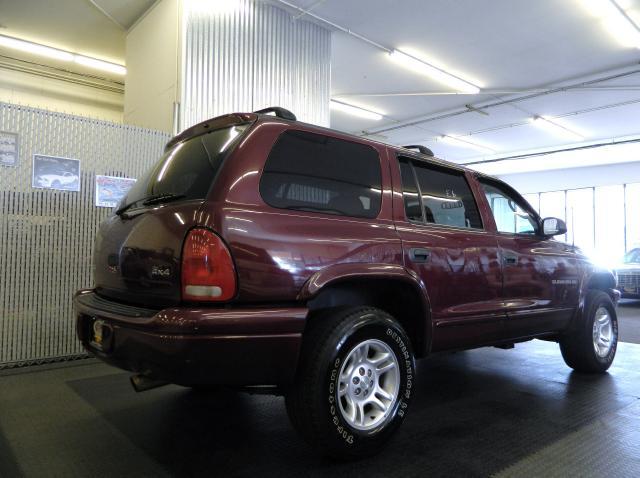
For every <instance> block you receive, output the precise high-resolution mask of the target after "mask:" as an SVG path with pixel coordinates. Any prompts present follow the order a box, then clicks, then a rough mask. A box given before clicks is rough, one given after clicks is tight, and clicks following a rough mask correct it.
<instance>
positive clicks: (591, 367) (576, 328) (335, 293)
mask: <svg viewBox="0 0 640 478" xmlns="http://www.w3.org/2000/svg"><path fill="white" fill-rule="evenodd" d="M267 113H275V116H273V115H271V114H267ZM565 232H566V227H565V225H564V223H563V222H562V221H561V220H559V219H555V218H546V219H541V218H540V217H539V216H538V214H537V213H536V212H535V211H534V210H533V209H532V208H531V206H530V205H529V204H527V202H526V201H525V200H524V199H523V198H522V196H520V194H518V193H517V192H516V191H515V190H514V189H512V188H511V187H509V186H508V185H507V184H505V183H503V182H501V181H499V180H497V179H495V178H492V177H489V176H485V175H482V174H480V173H477V172H474V171H471V170H468V169H465V168H463V167H460V166H458V165H455V164H452V163H447V162H444V161H441V160H438V159H435V158H434V157H433V155H432V154H431V153H430V151H429V150H427V149H426V148H423V147H407V148H402V147H398V146H390V145H386V144H381V143H377V142H375V141H371V140H368V139H366V138H361V137H355V136H350V135H348V134H343V133H340V132H337V131H333V130H329V129H324V128H320V127H317V126H312V125H309V124H304V123H300V122H298V121H296V120H295V117H294V116H293V115H292V114H291V113H290V112H288V111H286V110H283V109H281V108H269V109H268V110H263V111H260V112H257V113H248V114H247V113H236V114H230V115H226V116H221V117H218V118H214V119H212V120H209V121H206V122H204V123H201V124H198V125H196V126H194V127H192V128H189V129H188V130H186V131H184V132H183V133H182V134H180V135H178V136H176V137H175V138H173V139H172V140H171V141H170V142H169V143H168V144H167V146H166V149H165V153H164V155H163V156H162V158H160V160H159V161H158V163H157V164H156V165H155V166H154V167H153V168H152V169H151V171H150V172H149V173H148V175H147V176H146V177H145V178H143V179H141V180H139V181H138V182H137V183H136V184H135V186H134V187H133V188H132V189H131V190H130V191H129V193H128V194H127V196H126V198H125V199H124V200H123V202H122V203H121V205H120V206H119V207H118V209H117V210H116V211H115V213H114V214H113V215H112V216H111V217H109V218H108V219H107V220H106V221H105V222H104V223H103V224H102V225H101V227H100V231H99V234H98V237H97V239H96V244H95V256H94V263H95V288H94V289H88V290H82V291H79V292H78V293H77V295H76V296H75V299H74V301H75V308H76V311H77V319H78V320H77V330H78V335H79V337H80V340H81V341H82V343H83V344H84V346H85V347H86V348H87V350H89V351H90V352H91V353H93V354H94V355H96V356H97V357H99V358H100V359H102V360H104V361H105V362H107V363H110V364H112V365H115V366H117V367H120V368H122V369H125V370H130V371H132V372H134V373H135V374H136V375H135V376H134V384H135V385H136V386H137V388H138V389H145V388H150V387H152V386H154V385H157V384H160V383H175V384H180V385H185V386H189V387H203V388H204V387H211V386H229V387H235V388H241V389H244V390H263V391H264V390H266V391H270V392H273V393H283V394H284V395H285V396H286V405H287V411H288V413H289V416H290V418H291V421H292V422H293V424H294V426H295V428H296V429H297V430H298V431H299V432H300V433H301V434H302V436H303V437H304V438H305V439H307V440H308V441H309V442H310V443H312V444H313V445H315V446H317V447H318V448H319V449H321V450H323V452H325V453H328V454H331V455H334V456H343V457H344V456H359V455H363V454H368V453H372V452H374V451H376V450H377V449H379V448H380V447H381V446H382V445H383V444H384V443H385V442H386V441H387V439H388V438H389V437H390V435H391V434H392V433H393V432H394V431H395V430H396V429H397V428H398V426H399V425H400V423H401V422H402V420H403V419H404V417H405V416H406V413H407V409H408V407H409V403H410V401H411V398H412V394H413V392H412V390H413V388H414V387H413V382H414V380H415V369H414V358H423V357H426V356H428V355H430V354H433V353H436V352H443V351H452V350H460V349H469V348H474V347H481V346H488V345H490V346H498V347H504V348H508V347H511V346H513V344H514V343H516V342H522V341H525V340H530V339H533V338H540V339H545V340H553V341H557V342H559V344H560V350H561V352H562V356H563V358H564V360H565V361H566V363H567V364H568V365H569V366H570V367H572V368H574V369H576V370H578V371H582V372H604V371H605V370H607V369H608V367H609V366H610V365H611V363H612V361H613V358H614V356H615V353H616V346H617V338H618V325H617V319H616V310H615V303H616V301H617V299H618V297H619V293H618V291H617V290H615V285H616V284H615V279H614V276H613V274H612V273H611V272H609V271H605V270H600V269H597V268H595V267H594V266H593V264H592V263H590V262H589V261H588V260H587V258H586V257H585V256H584V255H583V254H582V253H581V252H580V251H579V250H578V249H577V248H575V247H573V246H571V245H568V244H565V243H563V242H558V241H556V240H552V239H551V237H552V236H557V235H562V234H564V233H565Z"/></svg>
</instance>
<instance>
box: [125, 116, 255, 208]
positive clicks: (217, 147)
mask: <svg viewBox="0 0 640 478" xmlns="http://www.w3.org/2000/svg"><path fill="white" fill-rule="evenodd" d="M247 127H248V125H240V126H232V127H229V128H222V129H219V130H215V131H212V132H211V133H207V134H204V135H201V136H196V137H195V138H191V139H188V140H186V141H183V142H181V143H178V144H176V145H175V146H174V147H173V148H171V149H170V150H169V151H167V152H166V153H165V154H164V155H162V157H161V158H160V159H159V160H158V162H157V163H156V164H155V165H154V166H153V168H151V170H150V171H149V172H148V173H147V175H146V176H145V177H144V179H142V180H140V181H137V182H136V183H135V184H134V186H133V187H132V188H131V189H130V190H129V193H128V194H127V197H125V199H124V200H123V204H125V203H126V204H128V203H132V202H136V201H140V200H142V199H144V198H147V197H150V196H157V195H164V194H173V195H177V196H184V199H204V198H206V197H207V194H208V192H209V188H210V187H211V183H212V182H213V180H214V178H215V176H216V173H217V172H218V169H219V168H220V165H221V164H222V160H223V159H224V157H225V156H226V154H227V153H228V152H229V151H230V150H231V147H232V146H233V145H234V144H235V143H236V141H237V138H238V137H239V136H240V135H241V134H242V132H243V131H244V130H245V129H246V128H247Z"/></svg>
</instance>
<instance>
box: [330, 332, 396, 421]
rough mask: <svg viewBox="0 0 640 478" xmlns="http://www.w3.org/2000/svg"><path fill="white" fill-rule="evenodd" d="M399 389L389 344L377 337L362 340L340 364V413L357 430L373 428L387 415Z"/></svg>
mask: <svg viewBox="0 0 640 478" xmlns="http://www.w3.org/2000/svg"><path fill="white" fill-rule="evenodd" d="M399 389H400V365H399V363H398V359H397V358H396V355H395V353H394V352H393V350H391V347H389V345H387V344H386V343H385V342H383V341H381V340H376V339H371V340H366V341H364V342H361V343H359V344H358V345H356V346H355V347H354V348H353V349H352V350H351V351H350V352H349V354H348V355H347V358H346V359H345V361H344V362H343V364H342V367H341V368H340V375H339V378H338V390H337V395H338V396H337V399H338V405H339V408H340V413H341V414H342V417H343V418H344V419H345V420H346V422H347V423H349V425H351V426H352V427H353V428H355V429H357V430H363V431H367V430H371V429H373V428H376V427H377V426H379V425H380V424H382V423H383V422H384V421H385V420H387V419H388V418H389V416H390V414H391V411H392V410H393V407H394V405H395V404H396V401H397V399H398V391H399Z"/></svg>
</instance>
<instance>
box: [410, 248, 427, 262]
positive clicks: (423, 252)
mask: <svg viewBox="0 0 640 478" xmlns="http://www.w3.org/2000/svg"><path fill="white" fill-rule="evenodd" d="M430 256H431V251H429V249H423V248H421V247H413V248H411V249H409V259H411V260H412V261H413V262H427V261H428V260H429V257H430Z"/></svg>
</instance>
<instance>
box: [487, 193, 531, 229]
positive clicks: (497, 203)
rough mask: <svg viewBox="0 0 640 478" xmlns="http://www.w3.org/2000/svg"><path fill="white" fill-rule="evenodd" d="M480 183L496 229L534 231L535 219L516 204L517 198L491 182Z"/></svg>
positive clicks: (521, 206)
mask: <svg viewBox="0 0 640 478" xmlns="http://www.w3.org/2000/svg"><path fill="white" fill-rule="evenodd" d="M481 184H482V188H483V189H484V193H485V195H486V197H487V201H488V202H489V206H490V207H491V212H492V213H493V218H494V219H495V221H496V229H497V230H498V231H500V232H508V233H511V234H535V233H536V230H537V223H536V219H535V218H534V217H533V216H532V215H531V214H529V213H528V212H527V211H526V210H525V209H524V207H523V206H524V205H521V204H518V200H517V199H515V198H512V197H511V195H510V194H509V193H508V192H507V191H503V190H502V189H500V188H498V187H496V186H494V185H492V184H488V183H484V182H483V183H481Z"/></svg>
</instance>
